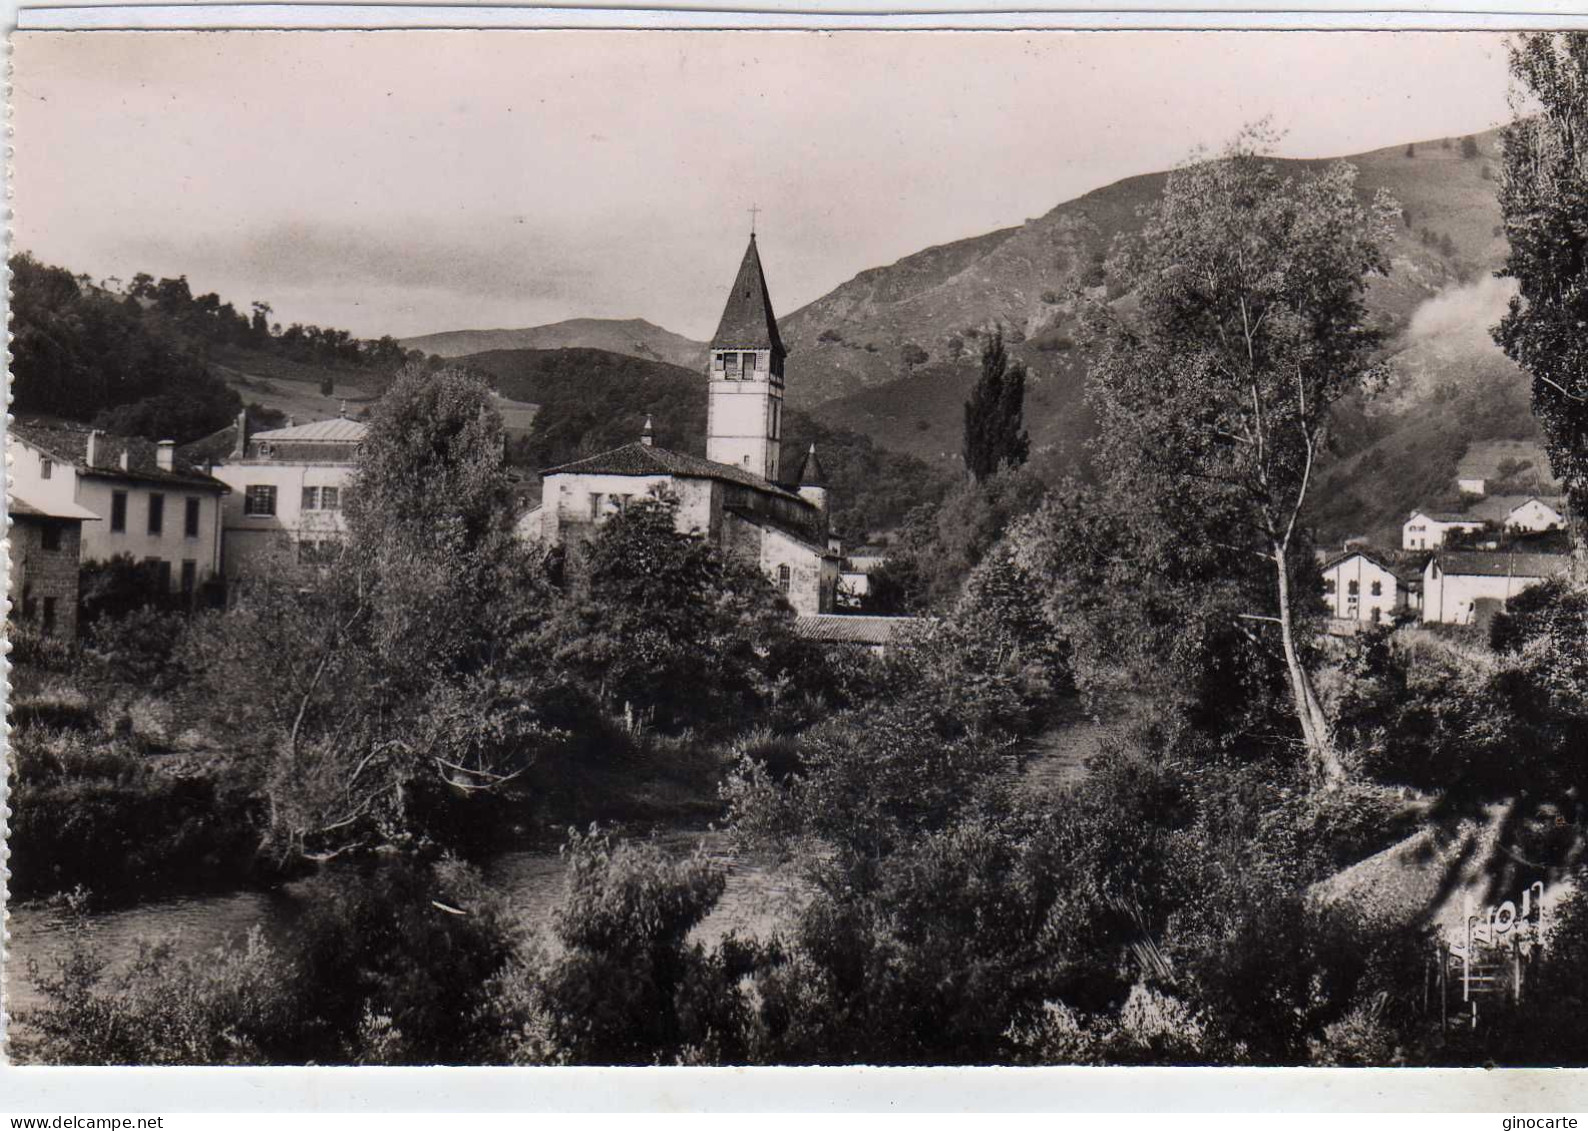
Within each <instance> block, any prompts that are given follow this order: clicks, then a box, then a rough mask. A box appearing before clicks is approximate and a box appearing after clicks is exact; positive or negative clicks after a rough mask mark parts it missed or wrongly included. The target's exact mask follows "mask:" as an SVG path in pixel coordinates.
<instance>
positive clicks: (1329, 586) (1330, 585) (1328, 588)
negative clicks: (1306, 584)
mask: <svg viewBox="0 0 1588 1131" xmlns="http://www.w3.org/2000/svg"><path fill="white" fill-rule="evenodd" d="M1323 591H1324V593H1325V594H1327V595H1328V596H1330V597H1333V596H1334V578H1332V577H1326V578H1324V579H1323Z"/></svg>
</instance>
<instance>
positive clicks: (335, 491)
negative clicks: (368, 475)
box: [192, 411, 367, 579]
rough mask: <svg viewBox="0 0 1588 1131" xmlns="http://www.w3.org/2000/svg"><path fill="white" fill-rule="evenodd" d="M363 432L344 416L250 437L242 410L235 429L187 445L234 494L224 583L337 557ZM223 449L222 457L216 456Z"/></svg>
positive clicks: (225, 525) (226, 526) (227, 519)
mask: <svg viewBox="0 0 1588 1131" xmlns="http://www.w3.org/2000/svg"><path fill="white" fill-rule="evenodd" d="M366 431H367V426H366V425H364V424H363V423H361V422H359V421H357V420H349V419H347V418H346V416H345V415H343V416H337V417H335V418H333V419H330V420H317V421H313V422H311V423H308V424H296V425H294V424H289V425H288V426H287V427H285V428H272V429H267V430H265V431H261V432H251V431H250V430H249V426H248V413H247V412H246V411H244V412H242V413H239V414H238V417H237V422H236V423H235V424H233V425H230V426H229V427H227V428H225V429H223V430H222V431H221V432H218V433H216V434H215V435H213V436H209V437H206V438H205V439H203V440H200V441H197V442H196V443H195V444H194V445H192V449H193V452H194V453H195V454H198V453H201V452H207V453H210V454H211V458H213V459H214V463H213V467H212V469H211V471H212V474H213V475H214V476H215V478H217V479H219V480H220V481H222V482H223V483H225V484H226V485H227V486H228V487H230V488H231V492H232V493H231V495H230V496H229V497H228V499H227V502H226V508H225V512H224V515H223V519H222V539H223V545H224V562H225V570H226V576H227V578H228V579H236V578H240V577H248V576H258V575H260V574H262V573H266V572H269V571H271V570H272V569H275V568H279V567H280V566H281V565H282V564H299V565H314V564H318V563H320V562H323V561H325V560H327V559H328V558H329V557H330V556H331V555H333V554H334V553H335V552H336V548H337V546H338V545H339V544H340V542H341V540H342V538H343V535H344V532H345V525H344V521H343V517H342V506H343V503H344V501H345V498H346V491H347V489H348V484H349V482H350V481H351V480H352V478H353V473H354V469H355V461H356V459H357V454H358V450H359V445H360V444H362V443H363V441H364V435H365V433H366ZM223 447H224V448H226V449H228V450H227V451H226V454H225V455H223V456H219V457H216V456H214V455H213V453H215V452H216V451H217V450H218V449H221V448H223Z"/></svg>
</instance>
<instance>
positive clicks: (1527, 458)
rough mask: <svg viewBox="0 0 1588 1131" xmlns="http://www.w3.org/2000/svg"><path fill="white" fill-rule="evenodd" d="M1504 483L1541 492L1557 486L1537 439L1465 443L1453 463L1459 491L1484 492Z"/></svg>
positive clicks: (1546, 491)
mask: <svg viewBox="0 0 1588 1131" xmlns="http://www.w3.org/2000/svg"><path fill="white" fill-rule="evenodd" d="M1504 483H1510V484H1514V485H1515V486H1516V487H1520V489H1521V490H1524V491H1529V490H1531V491H1537V492H1539V493H1540V494H1553V493H1554V492H1555V491H1557V490H1558V489H1559V486H1560V484H1559V483H1558V482H1557V481H1555V480H1554V479H1553V478H1552V477H1551V475H1550V469H1549V456H1548V455H1547V454H1546V453H1545V452H1544V449H1543V447H1542V446H1541V445H1539V444H1538V443H1537V442H1536V441H1533V440H1482V441H1479V442H1477V443H1474V444H1469V445H1467V454H1466V455H1465V456H1463V457H1462V459H1461V462H1460V463H1459V464H1457V466H1456V486H1457V487H1458V488H1459V489H1460V490H1461V493H1462V494H1464V495H1487V494H1490V493H1491V492H1493V491H1494V490H1495V487H1496V485H1497V484H1504ZM1513 489H1514V488H1513Z"/></svg>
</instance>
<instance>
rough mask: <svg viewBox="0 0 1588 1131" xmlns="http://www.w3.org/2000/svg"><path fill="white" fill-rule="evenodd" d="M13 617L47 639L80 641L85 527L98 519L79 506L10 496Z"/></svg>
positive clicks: (14, 495)
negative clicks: (78, 634)
mask: <svg viewBox="0 0 1588 1131" xmlns="http://www.w3.org/2000/svg"><path fill="white" fill-rule="evenodd" d="M9 510H10V514H11V535H10V555H9V556H10V562H11V575H10V579H9V580H10V585H11V588H10V589H9V590H8V592H9V593H10V594H11V600H12V602H13V603H12V607H11V617H12V619H13V620H16V621H18V622H19V623H22V624H25V625H30V626H33V627H36V628H37V629H38V630H39V632H41V633H43V634H44V635H45V636H59V637H61V638H63V639H66V640H71V639H73V638H74V637H76V635H77V599H78V592H79V582H80V568H81V565H82V558H81V555H82V538H83V523H85V522H98V521H99V516H98V515H96V514H94V513H93V512H91V511H89V510H88V509H87V508H86V507H80V506H78V505H77V504H76V503H62V502H55V503H52V504H50V505H49V506H48V507H42V506H38V505H36V504H34V503H32V502H29V501H28V500H27V499H25V498H23V497H22V496H21V495H19V494H16V493H15V492H13V493H12V495H11V501H10V507H9Z"/></svg>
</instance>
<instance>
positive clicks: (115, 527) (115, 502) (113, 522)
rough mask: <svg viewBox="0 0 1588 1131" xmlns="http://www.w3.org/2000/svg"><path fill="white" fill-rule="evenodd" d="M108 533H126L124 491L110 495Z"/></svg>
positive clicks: (125, 495)
mask: <svg viewBox="0 0 1588 1131" xmlns="http://www.w3.org/2000/svg"><path fill="white" fill-rule="evenodd" d="M110 531H111V533H112V534H125V533H126V532H127V492H125V491H112V492H111V493H110Z"/></svg>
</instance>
